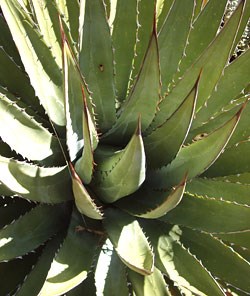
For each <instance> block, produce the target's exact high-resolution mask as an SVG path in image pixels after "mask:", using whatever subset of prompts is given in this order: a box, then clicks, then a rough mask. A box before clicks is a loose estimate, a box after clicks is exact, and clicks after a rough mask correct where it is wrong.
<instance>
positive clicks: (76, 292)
mask: <svg viewBox="0 0 250 296" xmlns="http://www.w3.org/2000/svg"><path fill="white" fill-rule="evenodd" d="M82 295H97V294H96V286H95V278H94V274H93V272H90V273H88V277H87V278H86V279H85V280H84V281H83V282H82V283H81V284H79V285H78V286H76V287H75V288H74V289H72V290H70V291H69V292H68V293H67V296H82Z"/></svg>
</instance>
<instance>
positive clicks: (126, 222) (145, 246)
mask: <svg viewBox="0 0 250 296" xmlns="http://www.w3.org/2000/svg"><path fill="white" fill-rule="evenodd" d="M103 223H104V227H105V229H106V231H107V234H108V236H109V239H110V240H111V242H112V244H113V245H114V248H115V250H116V252H117V254H118V256H119V257H120V259H121V260H122V262H123V263H124V264H126V265H127V266H128V267H129V268H130V269H132V270H134V271H136V272H138V273H140V274H142V275H149V274H151V273H152V272H153V264H154V255H153V252H152V249H151V247H150V245H149V242H148V241H147V238H146V236H145V235H144V233H143V231H142V229H141V227H140V225H139V223H138V221H137V220H135V219H134V218H133V217H131V216H130V215H128V214H125V213H124V212H122V211H120V210H118V209H112V208H109V209H107V210H106V211H105V219H104V220H103Z"/></svg>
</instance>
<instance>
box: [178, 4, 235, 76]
mask: <svg viewBox="0 0 250 296" xmlns="http://www.w3.org/2000/svg"><path fill="white" fill-rule="evenodd" d="M202 2H203V3H202ZM204 2H205V1H203V0H199V1H196V7H195V10H196V11H195V14H196V15H197V10H198V9H199V6H200V8H203V9H202V10H201V11H200V13H199V14H198V15H197V18H195V15H194V22H193V24H192V29H191V31H190V34H189V36H188V44H187V47H186V48H185V55H184V57H183V59H182V60H181V63H180V72H179V73H177V74H178V76H182V75H183V73H184V72H185V70H186V69H188V68H189V67H190V66H191V65H192V64H193V63H194V62H195V60H196V59H197V58H198V57H199V56H200V55H201V54H202V53H203V51H204V50H206V48H207V47H208V46H209V44H210V43H211V42H212V41H213V39H214V38H215V36H216V34H217V33H218V30H219V28H220V25H221V21H222V18H223V14H224V10H225V7H226V5H227V0H221V1H217V0H209V1H207V4H206V5H205V6H204ZM211 20H212V21H211ZM208 24H209V25H208ZM230 34H232V33H230Z"/></svg>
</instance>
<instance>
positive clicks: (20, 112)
mask: <svg viewBox="0 0 250 296" xmlns="http://www.w3.org/2000/svg"><path fill="white" fill-rule="evenodd" d="M24 108H25V109H24ZM35 116H36V114H35V112H33V111H32V112H31V110H30V108H28V107H27V106H26V105H24V104H22V103H19V102H18V101H17V102H16V98H15V97H13V96H12V95H11V94H10V93H8V92H3V91H1V88H0V136H1V138H2V140H3V141H5V142H6V143H7V144H8V145H9V146H10V147H11V148H12V149H14V150H15V151H16V152H17V153H20V154H21V155H22V156H23V157H25V158H28V159H30V160H36V161H46V162H47V163H48V162H49V163H50V164H52V165H58V164H62V163H63V162H64V160H63V158H62V152H61V148H60V145H59V142H58V140H57V139H56V138H55V137H54V136H53V135H52V134H51V133H50V132H49V131H48V130H47V129H46V128H44V127H43V126H42V125H41V123H39V122H38V121H37V120H36V117H35ZM6 127H8V128H6ZM24 139H25V145H24Z"/></svg>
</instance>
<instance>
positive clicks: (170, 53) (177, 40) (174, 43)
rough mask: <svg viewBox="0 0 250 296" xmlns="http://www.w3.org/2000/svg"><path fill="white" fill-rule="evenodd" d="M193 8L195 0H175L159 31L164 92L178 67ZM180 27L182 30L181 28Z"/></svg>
mask: <svg viewBox="0 0 250 296" xmlns="http://www.w3.org/2000/svg"><path fill="white" fill-rule="evenodd" d="M193 8H194V1H193V0H186V1H184V2H183V1H178V0H176V1H174V3H173V5H172V7H171V9H170V11H169V13H168V15H167V17H166V19H165V21H164V24H163V26H162V28H161V30H160V31H159V34H158V40H159V55H160V65H161V80H162V93H165V92H166V91H167V89H168V85H169V84H170V83H171V82H172V78H173V75H174V74H175V73H176V71H177V69H178V66H179V63H180V60H181V58H182V55H183V52H184V49H185V47H186V42H187V38H188V34H189V31H190V27H191V20H192V16H193ZM180 27H181V30H179V28H180ZM177 32H178V33H177Z"/></svg>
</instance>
